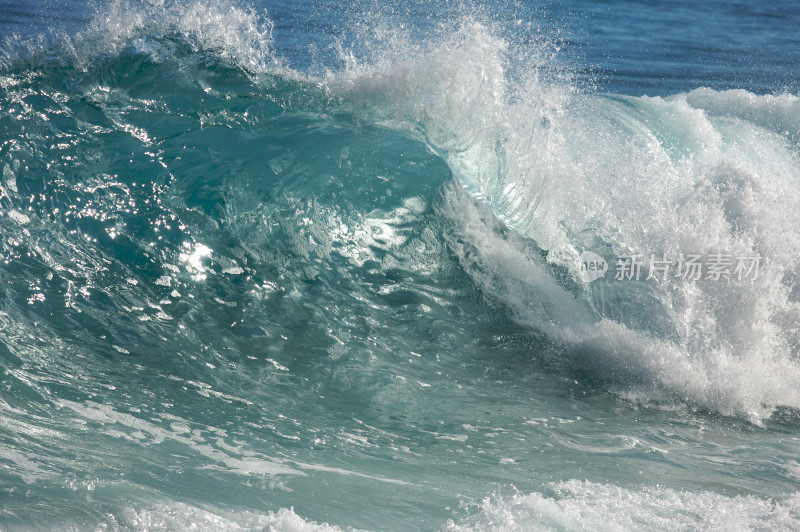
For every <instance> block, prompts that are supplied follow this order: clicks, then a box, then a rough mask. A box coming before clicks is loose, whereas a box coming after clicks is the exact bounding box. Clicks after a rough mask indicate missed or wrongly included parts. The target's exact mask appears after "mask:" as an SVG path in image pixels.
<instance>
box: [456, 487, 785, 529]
mask: <svg viewBox="0 0 800 532" xmlns="http://www.w3.org/2000/svg"><path fill="white" fill-rule="evenodd" d="M476 506H477V512H475V513H474V514H473V515H472V516H471V517H470V518H467V519H464V520H462V521H459V522H454V521H450V522H449V523H448V525H447V528H446V530H451V531H468V530H471V531H479V530H480V531H483V530H492V531H496V532H500V531H506V530H598V531H609V532H610V531H617V530H619V531H622V530H625V531H631V530H647V531H652V530H720V531H722V530H724V531H726V532H727V531H740V530H741V531H744V530H797V528H798V527H800V494H798V493H795V494H792V495H791V496H789V497H787V498H785V499H783V500H777V501H775V500H766V499H761V498H758V497H752V496H738V497H726V496H724V495H719V494H716V493H712V492H701V493H692V492H687V491H676V490H671V489H666V488H661V487H646V488H643V489H641V490H630V489H625V488H621V487H618V486H613V485H608V484H597V483H593V482H581V481H577V480H570V481H567V482H559V483H554V484H551V485H549V486H548V489H547V490H545V491H543V492H542V493H537V492H535V493H530V494H522V493H517V494H514V495H511V496H494V497H487V498H485V499H484V500H483V501H482V502H481V503H479V504H477V505H476Z"/></svg>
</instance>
